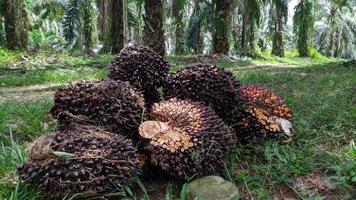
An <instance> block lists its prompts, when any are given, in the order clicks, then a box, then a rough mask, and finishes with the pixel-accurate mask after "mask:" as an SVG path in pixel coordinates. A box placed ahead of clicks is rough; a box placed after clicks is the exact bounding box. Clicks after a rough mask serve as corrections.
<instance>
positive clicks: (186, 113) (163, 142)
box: [139, 98, 236, 178]
mask: <svg viewBox="0 0 356 200" xmlns="http://www.w3.org/2000/svg"><path fill="white" fill-rule="evenodd" d="M150 117H151V120H152V121H146V122H144V123H143V124H141V126H140V128H139V130H140V135H141V136H142V137H144V138H147V139H148V140H149V144H148V149H149V150H150V152H151V156H150V161H151V163H152V164H153V165H155V166H159V167H160V168H161V169H162V170H163V171H164V172H166V173H167V174H168V175H171V176H173V177H175V178H184V177H186V176H192V175H194V174H198V175H208V174H214V173H216V172H217V170H219V169H220V168H221V166H222V165H223V161H224V158H225V157H226V155H228V153H229V152H230V151H231V149H233V147H234V146H235V144H236V138H235V134H232V133H231V132H230V131H229V130H228V129H227V128H226V127H224V123H223V121H222V120H221V119H220V118H219V117H218V116H217V115H216V114H215V112H214V111H212V110H211V109H210V108H208V107H206V106H204V105H203V104H201V103H198V102H194V101H191V100H178V99H176V98H173V99H170V100H167V101H162V102H160V103H158V104H154V106H153V107H152V110H151V115H150Z"/></svg>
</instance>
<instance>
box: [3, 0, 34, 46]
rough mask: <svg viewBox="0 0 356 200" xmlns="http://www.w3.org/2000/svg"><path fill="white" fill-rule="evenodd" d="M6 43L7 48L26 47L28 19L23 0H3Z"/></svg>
mask: <svg viewBox="0 0 356 200" xmlns="http://www.w3.org/2000/svg"><path fill="white" fill-rule="evenodd" d="M1 7H2V10H3V11H2V13H3V15H4V19H5V20H4V23H5V33H6V34H5V35H6V44H7V47H8V48H9V49H18V48H27V45H28V29H29V19H28V15H27V8H26V2H25V1H24V0H4V1H3V2H2V6H1Z"/></svg>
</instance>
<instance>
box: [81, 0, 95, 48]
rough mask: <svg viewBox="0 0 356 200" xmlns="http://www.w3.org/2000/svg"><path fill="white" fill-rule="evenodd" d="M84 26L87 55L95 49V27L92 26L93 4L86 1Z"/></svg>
mask: <svg viewBox="0 0 356 200" xmlns="http://www.w3.org/2000/svg"><path fill="white" fill-rule="evenodd" d="M84 4H85V5H84V24H83V35H84V46H85V51H86V52H87V53H90V52H91V49H92V48H93V26H92V16H91V2H90V0H86V1H85V2H84Z"/></svg>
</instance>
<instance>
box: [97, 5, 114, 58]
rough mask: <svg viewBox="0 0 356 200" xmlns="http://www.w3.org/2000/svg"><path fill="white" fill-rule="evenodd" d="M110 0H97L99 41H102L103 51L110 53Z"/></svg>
mask: <svg viewBox="0 0 356 200" xmlns="http://www.w3.org/2000/svg"><path fill="white" fill-rule="evenodd" d="M111 2H112V1H111V0H98V1H97V2H96V3H97V8H98V13H99V14H98V32H99V40H100V41H103V43H104V46H103V51H110V48H111V40H110V38H111V31H110V30H111V9H112V5H111Z"/></svg>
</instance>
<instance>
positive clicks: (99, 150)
mask: <svg viewBox="0 0 356 200" xmlns="http://www.w3.org/2000/svg"><path fill="white" fill-rule="evenodd" d="M29 157H30V160H29V161H27V162H26V163H25V164H23V165H22V166H21V167H19V168H18V173H19V177H20V179H21V180H23V181H25V182H27V183H29V184H32V185H35V186H37V187H38V188H40V189H41V190H42V191H43V192H44V193H45V194H46V196H51V197H54V198H60V197H64V196H65V195H67V194H77V193H80V194H81V195H82V197H91V196H97V195H101V194H105V193H110V192H113V191H115V192H118V193H120V192H122V191H121V189H122V188H123V186H124V185H130V184H132V183H133V180H134V177H135V176H136V175H138V174H140V172H141V167H140V165H139V158H138V154H137V150H136V148H135V147H134V145H133V144H132V141H131V140H129V139H126V138H125V137H124V136H122V135H118V134H114V133H111V132H107V131H104V130H103V129H100V128H98V127H95V126H88V125H74V126H73V127H72V128H69V129H66V130H63V131H55V132H52V133H51V134H48V135H44V136H42V137H40V138H38V139H37V140H36V141H35V142H34V144H33V145H32V148H31V149H30V152H29Z"/></svg>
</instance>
